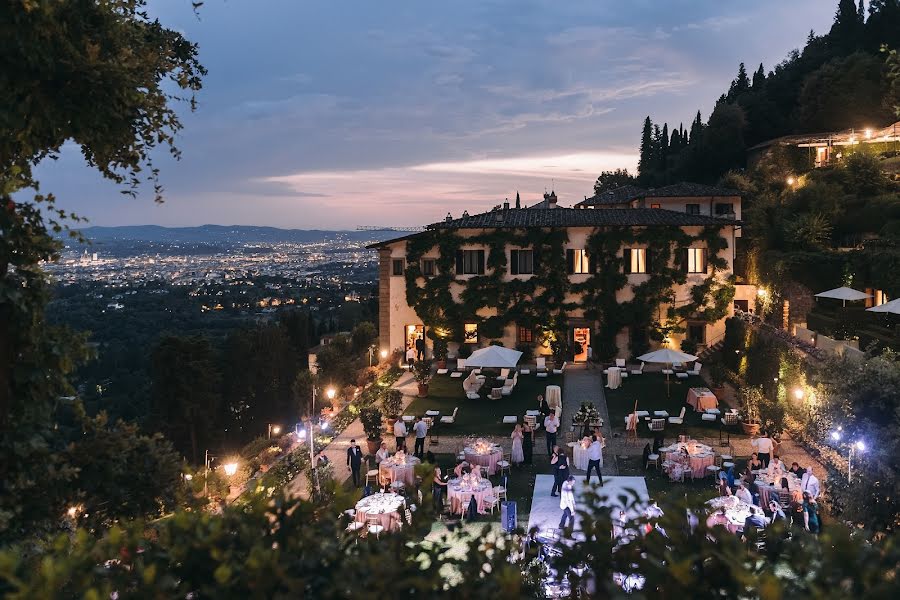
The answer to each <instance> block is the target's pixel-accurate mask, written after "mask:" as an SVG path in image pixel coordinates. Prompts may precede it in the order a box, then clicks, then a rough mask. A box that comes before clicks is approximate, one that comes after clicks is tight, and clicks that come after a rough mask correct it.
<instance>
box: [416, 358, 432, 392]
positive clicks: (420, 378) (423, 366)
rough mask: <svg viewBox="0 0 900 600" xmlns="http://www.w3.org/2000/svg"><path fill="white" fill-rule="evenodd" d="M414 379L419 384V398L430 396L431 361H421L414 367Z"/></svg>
mask: <svg viewBox="0 0 900 600" xmlns="http://www.w3.org/2000/svg"><path fill="white" fill-rule="evenodd" d="M413 377H414V378H415V379H416V383H418V384H419V398H424V397H426V396H427V395H428V383H429V382H430V381H431V377H432V375H431V361H430V360H420V361H417V362H416V364H414V365H413Z"/></svg>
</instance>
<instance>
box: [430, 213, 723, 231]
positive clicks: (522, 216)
mask: <svg viewBox="0 0 900 600" xmlns="http://www.w3.org/2000/svg"><path fill="white" fill-rule="evenodd" d="M736 224H739V223H738V221H734V220H731V219H722V218H718V217H709V216H706V215H689V214H687V213H683V212H677V211H674V210H665V209H661V208H622V209H608V210H579V209H575V208H551V209H541V208H519V209H516V208H510V209H506V210H504V209H499V210H493V211H489V212H485V213H480V214H477V215H466V216H463V217H461V218H459V219H452V220H450V221H440V222H438V223H433V224H431V225H429V226H428V228H429V229H501V228H526V227H605V226H619V227H652V226H669V227H685V226H692V225H693V226H704V225H722V226H724V225H736Z"/></svg>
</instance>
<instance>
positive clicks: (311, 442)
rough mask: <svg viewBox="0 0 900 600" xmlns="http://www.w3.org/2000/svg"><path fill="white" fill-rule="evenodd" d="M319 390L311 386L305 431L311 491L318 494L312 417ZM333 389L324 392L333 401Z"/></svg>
mask: <svg viewBox="0 0 900 600" xmlns="http://www.w3.org/2000/svg"><path fill="white" fill-rule="evenodd" d="M318 391H319V388H318V386H316V385H315V384H313V386H312V394H311V395H310V399H309V401H310V404H309V424H308V425H307V427H306V429H307V430H308V431H309V468H310V470H311V472H312V474H313V478H314V481H313V491H314V492H315V493H316V494H318V492H319V474H318V472H317V471H316V448H315V437H316V434H315V426H316V425H315V421H313V415H314V414H315V412H316V394H318ZM334 394H335V391H334V388H333V387H329V388H328V389H326V390H325V395H326V396H327V397H328V399H329V400H333V399H334Z"/></svg>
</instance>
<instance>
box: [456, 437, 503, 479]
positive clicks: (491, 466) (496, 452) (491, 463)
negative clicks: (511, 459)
mask: <svg viewBox="0 0 900 600" xmlns="http://www.w3.org/2000/svg"><path fill="white" fill-rule="evenodd" d="M463 453H464V454H465V456H466V462H468V463H469V464H470V465H478V466H480V467H487V470H488V474H489V475H494V474H495V473H496V472H497V463H498V462H500V460H502V459H503V449H502V448H501V447H500V446H498V445H497V444H491V445H490V446H489V447H487V448H484V449H482V448H474V447H472V446H466V447H465V449H463Z"/></svg>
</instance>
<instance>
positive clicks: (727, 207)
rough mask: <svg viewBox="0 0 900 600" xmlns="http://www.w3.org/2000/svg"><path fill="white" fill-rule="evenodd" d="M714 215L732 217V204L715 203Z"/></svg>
mask: <svg viewBox="0 0 900 600" xmlns="http://www.w3.org/2000/svg"><path fill="white" fill-rule="evenodd" d="M716 214H717V215H733V214H734V204H732V203H730V202H716Z"/></svg>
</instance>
